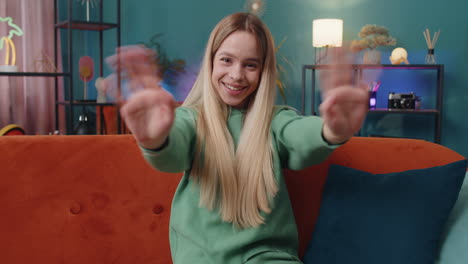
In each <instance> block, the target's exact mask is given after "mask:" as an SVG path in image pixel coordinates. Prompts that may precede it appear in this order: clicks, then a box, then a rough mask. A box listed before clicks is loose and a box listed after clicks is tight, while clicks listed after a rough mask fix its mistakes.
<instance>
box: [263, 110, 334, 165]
mask: <svg viewBox="0 0 468 264" xmlns="http://www.w3.org/2000/svg"><path fill="white" fill-rule="evenodd" d="M271 127H272V132H273V136H274V138H275V141H276V146H277V148H278V152H279V156H280V159H281V163H282V166H283V167H284V168H288V169H291V170H301V169H303V168H305V167H308V166H312V165H315V164H318V163H321V162H322V161H324V160H325V159H326V158H327V157H328V156H329V155H330V154H331V153H332V152H333V150H334V149H336V148H337V147H339V146H340V145H331V144H329V143H327V142H326V141H325V140H324V138H323V136H322V127H323V122H322V119H321V118H320V117H318V116H301V115H299V114H298V113H297V112H296V111H295V110H293V109H291V108H286V107H283V108H281V109H279V110H277V111H276V112H275V116H274V118H273V120H272V124H271Z"/></svg>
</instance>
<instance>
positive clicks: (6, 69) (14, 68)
mask: <svg viewBox="0 0 468 264" xmlns="http://www.w3.org/2000/svg"><path fill="white" fill-rule="evenodd" d="M17 71H18V66H16V65H0V72H17Z"/></svg>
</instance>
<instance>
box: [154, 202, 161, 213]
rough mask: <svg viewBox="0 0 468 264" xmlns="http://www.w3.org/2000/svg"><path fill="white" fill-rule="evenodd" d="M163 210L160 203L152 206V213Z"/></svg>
mask: <svg viewBox="0 0 468 264" xmlns="http://www.w3.org/2000/svg"><path fill="white" fill-rule="evenodd" d="M163 211H164V208H163V207H162V205H159V204H158V205H156V206H154V207H153V213H154V214H162V212H163Z"/></svg>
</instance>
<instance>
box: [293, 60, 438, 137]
mask: <svg viewBox="0 0 468 264" xmlns="http://www.w3.org/2000/svg"><path fill="white" fill-rule="evenodd" d="M320 70H325V71H326V70H338V71H340V70H341V71H350V72H351V71H352V72H353V77H354V78H355V81H356V82H357V83H359V82H360V81H361V80H362V78H363V73H364V72H366V71H372V70H376V71H381V70H389V71H393V70H416V71H419V70H427V71H431V74H435V75H436V78H437V79H436V80H435V85H436V88H435V90H434V94H435V98H436V103H435V107H434V109H418V110H415V109H388V108H377V109H370V110H369V111H368V114H370V115H372V114H383V115H385V114H402V115H413V116H415V115H430V116H433V117H434V118H433V119H434V142H435V143H440V141H441V130H442V129H441V124H442V116H443V104H442V103H443V88H444V65H443V64H407V65H406V64H398V65H393V64H333V65H332V64H318V65H303V66H302V91H301V92H302V93H301V95H302V98H301V112H302V113H303V114H305V108H306V90H307V88H306V86H307V84H306V82H307V80H308V79H309V80H310V86H309V87H310V112H311V114H312V115H317V112H316V97H317V95H316V87H317V83H316V82H317V79H318V78H317V72H319V71H320ZM307 71H310V75H309V74H308V73H307Z"/></svg>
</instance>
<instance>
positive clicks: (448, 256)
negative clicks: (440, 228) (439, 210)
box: [437, 173, 468, 264]
mask: <svg viewBox="0 0 468 264" xmlns="http://www.w3.org/2000/svg"><path fill="white" fill-rule="evenodd" d="M467 174H468V173H467ZM467 245H468V179H467V177H465V181H464V183H463V186H462V188H461V191H460V195H459V196H458V200H457V202H456V203H455V206H454V207H453V210H452V212H451V213H450V216H449V218H448V220H447V224H446V225H445V231H444V234H443V235H442V246H441V250H440V257H439V259H438V261H437V263H438V264H459V263H468V251H467V250H466V247H467Z"/></svg>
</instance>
